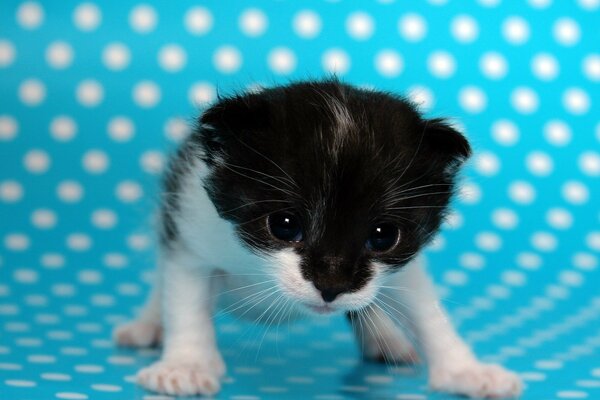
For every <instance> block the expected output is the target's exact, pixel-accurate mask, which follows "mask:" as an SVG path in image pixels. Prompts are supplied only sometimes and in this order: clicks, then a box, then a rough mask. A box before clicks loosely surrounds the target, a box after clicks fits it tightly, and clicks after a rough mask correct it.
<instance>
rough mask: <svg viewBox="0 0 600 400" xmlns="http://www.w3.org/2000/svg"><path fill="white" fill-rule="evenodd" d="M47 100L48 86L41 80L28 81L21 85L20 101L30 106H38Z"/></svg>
mask: <svg viewBox="0 0 600 400" xmlns="http://www.w3.org/2000/svg"><path fill="white" fill-rule="evenodd" d="M45 98H46V86H45V85H44V83H43V82H42V81H40V80H39V79H27V80H26V81H23V83H21V84H20V85H19V99H21V101H22V102H23V103H24V104H25V105H28V106H37V105H39V104H40V103H41V102H42V101H44V99H45Z"/></svg>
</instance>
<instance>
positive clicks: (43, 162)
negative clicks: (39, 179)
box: [23, 149, 50, 174]
mask: <svg viewBox="0 0 600 400" xmlns="http://www.w3.org/2000/svg"><path fill="white" fill-rule="evenodd" d="M23 164H24V165H25V168H26V169H27V171H29V172H31V173H33V174H43V173H44V172H46V171H48V169H49V168H50V156H48V153H46V152H45V151H44V150H37V149H36V150H30V151H28V152H27V154H25V157H24V158H23Z"/></svg>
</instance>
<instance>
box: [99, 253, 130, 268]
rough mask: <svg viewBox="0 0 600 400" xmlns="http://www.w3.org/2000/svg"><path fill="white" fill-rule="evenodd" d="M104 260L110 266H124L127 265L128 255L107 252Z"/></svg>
mask: <svg viewBox="0 0 600 400" xmlns="http://www.w3.org/2000/svg"><path fill="white" fill-rule="evenodd" d="M102 262H103V263H104V265H106V266H107V267H108V268H123V267H125V266H127V257H125V256H124V255H123V254H119V253H107V254H106V255H105V256H104V257H103V259H102Z"/></svg>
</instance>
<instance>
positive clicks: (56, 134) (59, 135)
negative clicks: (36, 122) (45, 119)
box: [50, 115, 77, 142]
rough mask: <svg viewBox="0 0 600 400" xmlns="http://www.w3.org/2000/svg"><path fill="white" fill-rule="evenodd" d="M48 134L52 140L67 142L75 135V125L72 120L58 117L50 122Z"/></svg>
mask: <svg viewBox="0 0 600 400" xmlns="http://www.w3.org/2000/svg"><path fill="white" fill-rule="evenodd" d="M50 133H51V134H52V137H53V138H54V139H56V140H58V141H60V142H68V141H69V140H71V139H73V138H74V137H75V135H76V134H77V124H76V123H75V121H74V120H73V118H71V117H68V116H66V115H59V116H57V117H55V118H53V119H52V122H50Z"/></svg>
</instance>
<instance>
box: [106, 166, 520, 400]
mask: <svg viewBox="0 0 600 400" xmlns="http://www.w3.org/2000/svg"><path fill="white" fill-rule="evenodd" d="M205 174H206V167H205V166H204V165H203V164H201V163H200V162H198V163H197V164H196V165H194V166H193V167H192V168H191V169H190V170H189V173H188V174H187V176H186V177H185V178H184V179H183V181H182V185H181V187H182V193H181V194H180V198H179V203H180V211H179V213H178V214H176V216H175V218H176V222H177V224H178V227H179V234H180V240H179V241H178V243H177V244H176V247H174V248H173V249H172V250H166V249H161V252H160V257H159V266H158V276H157V283H156V285H155V288H154V290H153V291H152V292H151V294H150V296H149V298H148V301H147V304H146V306H145V308H144V310H143V311H142V313H141V314H140V316H139V317H138V318H137V319H136V320H135V321H133V322H131V323H128V324H125V325H123V326H121V327H119V328H117V329H116V330H115V335H114V336H115V339H116V341H117V342H118V343H120V344H122V345H129V346H148V345H151V344H154V343H156V342H158V341H159V340H161V336H162V341H163V345H164V349H163V354H162V358H161V360H160V361H158V362H156V363H155V364H153V365H151V366H150V367H148V368H145V369H143V370H142V371H140V373H139V374H138V382H139V383H140V384H141V385H143V386H144V387H146V388H148V389H150V390H154V391H158V392H162V393H167V394H171V395H192V394H204V395H212V394H214V393H216V392H217V391H218V390H219V389H220V378H221V377H222V375H223V374H224V373H225V364H224V363H223V360H222V358H221V355H220V353H219V350H218V349H217V345H216V338H215V330H214V326H213V322H212V317H213V314H214V311H215V305H216V307H217V308H218V309H221V310H227V311H229V312H233V313H234V314H237V315H240V316H243V317H249V318H251V319H260V320H263V321H264V320H265V319H268V318H274V319H277V318H286V319H287V314H286V313H287V312H289V313H290V316H291V317H296V316H299V315H301V314H302V313H305V312H306V311H309V313H310V310H311V309H312V310H313V311H315V307H316V310H317V311H315V312H320V313H325V312H335V311H337V312H342V311H346V310H357V309H363V312H362V314H361V315H362V318H363V320H362V324H361V325H359V326H357V324H356V323H355V324H353V327H354V330H355V332H356V334H357V336H358V338H359V341H360V342H361V346H362V347H363V348H364V350H365V354H366V355H367V356H373V357H377V356H379V355H381V356H382V357H383V358H387V359H389V360H395V361H414V359H415V357H416V354H415V351H414V348H413V346H412V345H411V344H410V343H409V340H408V339H407V336H406V335H405V334H403V333H402V331H400V330H399V327H398V326H397V325H396V324H395V322H394V321H401V320H403V319H404V320H406V318H405V317H408V321H405V323H406V324H408V325H409V327H410V328H412V332H410V331H408V332H407V335H408V336H409V337H410V338H412V336H411V335H416V337H417V338H418V343H417V344H418V345H419V347H420V348H421V349H422V352H423V354H424V356H425V359H426V360H427V362H428V363H429V364H430V386H431V387H432V388H433V389H436V390H442V391H447V392H454V393H461V394H465V395H469V396H474V397H501V396H517V395H518V394H519V393H520V390H521V384H520V381H519V380H518V378H517V377H516V375H514V374H513V373H511V372H508V371H506V370H504V369H502V368H501V367H498V366H493V365H485V364H482V363H480V362H479V361H478V360H477V359H476V358H475V356H474V355H473V353H472V352H471V350H470V349H469V347H468V346H467V345H466V344H465V343H464V342H463V341H462V340H461V339H460V337H459V336H458V335H457V333H456V332H455V330H454V329H453V327H452V325H451V323H450V321H449V320H448V317H447V315H446V313H445V311H444V310H443V308H442V307H441V305H440V303H439V301H438V300H437V297H436V295H435V293H434V289H433V285H432V283H431V281H430V279H429V277H428V276H427V275H426V273H425V271H424V267H423V266H422V265H420V263H419V262H412V263H411V264H409V265H407V266H406V267H404V268H403V270H402V271H401V272H399V273H396V274H395V275H392V276H391V277H385V276H384V274H383V269H384V266H383V265H381V264H377V263H374V277H373V278H372V279H371V280H370V281H369V282H368V284H367V285H365V287H364V288H362V289H361V290H359V291H357V292H355V293H344V294H342V295H340V296H338V298H336V299H335V301H333V302H332V303H330V304H329V305H327V306H325V302H324V301H323V300H322V298H321V296H320V295H319V292H318V291H317V290H316V288H315V287H314V286H313V284H312V283H311V282H309V281H307V280H306V279H304V277H303V276H302V274H301V272H300V266H299V264H300V258H299V256H298V255H297V254H296V253H294V252H293V251H291V250H283V251H279V252H275V253H274V254H271V255H264V256H261V255H257V254H254V253H253V252H251V251H249V250H248V249H247V248H245V247H244V246H242V245H241V243H240V241H239V239H238V238H237V236H236V234H235V231H234V227H233V226H232V225H231V224H230V223H229V222H227V221H225V220H223V219H222V218H220V217H219V216H218V214H217V212H216V210H215V208H214V206H213V204H212V202H211V201H210V199H209V198H208V196H207V194H206V192H205V190H204V188H203V187H202V178H203V177H204V176H205ZM380 286H384V287H383V288H381V289H380ZM385 286H389V287H391V288H386V287H385ZM378 293H379V294H378ZM390 299H395V300H396V301H392V300H390ZM371 303H372V305H371V306H369V304H371ZM385 303H388V306H391V307H389V310H388V312H389V313H390V316H387V315H386V314H385V313H384V312H383V311H382V309H383V308H385V307H384V304H385ZM390 303H392V304H390ZM376 304H377V306H376ZM284 307H285V313H284ZM311 307H312V308H311ZM323 307H325V308H323ZM379 307H381V308H379ZM319 310H320V311H319ZM284 314H285V316H284ZM369 324H371V325H369Z"/></svg>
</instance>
